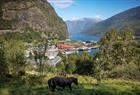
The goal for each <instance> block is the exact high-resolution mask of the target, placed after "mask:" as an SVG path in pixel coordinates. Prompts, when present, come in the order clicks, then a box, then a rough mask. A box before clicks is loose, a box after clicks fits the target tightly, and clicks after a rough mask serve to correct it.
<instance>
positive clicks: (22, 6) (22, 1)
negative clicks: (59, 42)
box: [0, 0, 67, 39]
mask: <svg viewBox="0 0 140 95" xmlns="http://www.w3.org/2000/svg"><path fill="white" fill-rule="evenodd" d="M28 29H30V30H33V31H37V32H45V33H46V34H48V33H49V34H50V35H52V37H58V38H61V39H65V38H67V27H66V25H65V23H64V21H63V20H62V19H61V18H60V17H58V15H57V14H56V12H55V10H54V9H53V7H52V6H51V5H50V4H49V3H48V2H47V0H0V32H1V33H2V32H7V31H10V32H22V33H24V32H26V31H27V30H28Z"/></svg>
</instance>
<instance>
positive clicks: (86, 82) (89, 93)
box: [0, 73, 140, 95]
mask: <svg viewBox="0 0 140 95" xmlns="http://www.w3.org/2000/svg"><path fill="white" fill-rule="evenodd" d="M54 76H56V74H50V73H49V74H47V75H46V76H45V78H43V80H42V81H43V84H39V83H37V82H34V79H32V80H31V81H32V82H33V84H28V83H26V82H25V81H21V80H18V81H17V80H13V81H11V82H8V83H6V84H3V83H1V84H0V95H140V82H138V81H134V80H133V81H132V80H121V79H107V80H103V81H102V84H100V85H96V80H95V79H94V78H92V77H89V76H80V75H68V77H69V76H75V77H77V78H78V80H79V85H78V86H75V85H73V86H72V88H73V90H72V91H71V92H70V90H69V89H68V88H65V89H64V90H62V89H61V88H57V90H56V91H55V92H51V91H50V90H49V89H48V85H47V80H48V79H49V78H51V77H54ZM37 79H39V78H37Z"/></svg>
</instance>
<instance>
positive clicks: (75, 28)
mask: <svg viewBox="0 0 140 95" xmlns="http://www.w3.org/2000/svg"><path fill="white" fill-rule="evenodd" d="M100 21H101V19H98V18H82V19H77V20H71V21H66V24H67V27H68V32H69V34H77V33H81V32H82V31H84V30H87V29H90V28H91V27H93V26H94V25H95V24H96V23H98V22H100Z"/></svg>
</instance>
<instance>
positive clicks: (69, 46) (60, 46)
mask: <svg viewBox="0 0 140 95" xmlns="http://www.w3.org/2000/svg"><path fill="white" fill-rule="evenodd" d="M57 47H58V48H59V49H69V48H73V47H74V46H71V45H67V44H58V45H57Z"/></svg>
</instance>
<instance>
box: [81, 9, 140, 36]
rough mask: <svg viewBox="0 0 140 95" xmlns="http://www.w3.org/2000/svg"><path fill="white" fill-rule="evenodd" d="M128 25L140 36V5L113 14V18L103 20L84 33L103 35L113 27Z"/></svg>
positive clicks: (121, 27) (118, 27) (120, 27)
mask: <svg viewBox="0 0 140 95" xmlns="http://www.w3.org/2000/svg"><path fill="white" fill-rule="evenodd" d="M128 26H129V27H130V28H132V29H133V30H134V32H135V35H136V36H137V37H138V36H140V6H138V7H135V8H132V9H129V10H126V11H124V12H121V13H119V14H117V15H115V16H112V17H111V18H108V19H106V20H104V21H101V22H99V23H97V24H96V25H93V26H92V28H90V29H88V30H86V31H84V32H83V33H84V34H90V35H91V34H92V35H103V34H104V33H105V32H107V31H108V30H110V29H111V28H116V29H118V30H120V29H123V28H125V27H128Z"/></svg>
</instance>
